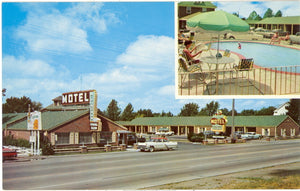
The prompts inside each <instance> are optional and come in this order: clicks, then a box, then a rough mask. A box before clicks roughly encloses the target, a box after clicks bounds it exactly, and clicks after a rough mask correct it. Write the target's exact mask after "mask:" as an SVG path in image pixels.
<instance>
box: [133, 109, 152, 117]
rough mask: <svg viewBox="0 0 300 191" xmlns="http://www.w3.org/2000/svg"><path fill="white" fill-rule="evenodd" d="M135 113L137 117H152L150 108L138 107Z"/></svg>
mask: <svg viewBox="0 0 300 191" xmlns="http://www.w3.org/2000/svg"><path fill="white" fill-rule="evenodd" d="M136 114H137V116H138V117H154V115H153V113H152V111H151V109H139V110H138V111H137V112H136Z"/></svg>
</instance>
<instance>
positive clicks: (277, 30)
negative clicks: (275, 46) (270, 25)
mask: <svg viewBox="0 0 300 191" xmlns="http://www.w3.org/2000/svg"><path fill="white" fill-rule="evenodd" d="M272 32H273V33H276V32H278V36H286V34H287V32H285V31H283V30H282V29H274V30H272Z"/></svg>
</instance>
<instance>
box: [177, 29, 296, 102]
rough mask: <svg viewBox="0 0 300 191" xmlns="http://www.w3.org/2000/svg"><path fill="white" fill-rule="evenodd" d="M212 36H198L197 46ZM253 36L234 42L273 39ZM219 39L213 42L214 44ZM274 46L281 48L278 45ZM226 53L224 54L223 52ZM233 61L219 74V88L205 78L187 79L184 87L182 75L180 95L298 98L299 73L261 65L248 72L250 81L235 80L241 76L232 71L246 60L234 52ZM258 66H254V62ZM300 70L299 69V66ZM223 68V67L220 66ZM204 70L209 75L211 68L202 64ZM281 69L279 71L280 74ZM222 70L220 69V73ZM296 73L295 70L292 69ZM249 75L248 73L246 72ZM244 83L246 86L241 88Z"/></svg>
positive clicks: (288, 45)
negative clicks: (237, 76)
mask: <svg viewBox="0 0 300 191" xmlns="http://www.w3.org/2000/svg"><path fill="white" fill-rule="evenodd" d="M209 37H211V36H209V35H205V34H201V35H197V34H196V36H195V39H194V40H196V42H197V43H199V42H202V43H205V42H207V41H208V40H207V39H210V40H211V38H209ZM252 37H253V36H252V34H246V35H244V36H243V35H239V36H238V38H237V39H236V40H234V41H249V42H258V43H266V44H268V43H269V42H270V39H260V40H256V39H255V40H252ZM215 40H216V39H213V41H215ZM227 41H233V40H223V39H221V40H220V42H227ZM275 45H277V46H278V43H276V44H275ZM279 46H284V47H289V48H294V49H298V50H300V45H298V44H293V45H290V44H289V42H287V41H281V43H280V45H279ZM216 52H217V51H216V50H214V49H211V54H212V55H216ZM220 52H221V54H223V51H220ZM209 55H210V52H208V51H204V52H203V53H202V54H201V56H200V60H201V58H203V57H206V56H209ZM230 57H231V58H234V60H235V61H234V62H233V63H231V64H228V65H227V66H226V68H225V69H224V70H223V69H222V72H220V73H219V75H218V82H219V83H218V85H216V78H211V77H206V80H205V84H203V83H201V82H199V81H197V80H196V81H195V80H192V79H189V78H188V79H187V80H185V81H184V82H183V84H181V78H182V75H181V74H182V73H181V72H179V73H178V74H179V75H178V91H177V92H178V95H179V96H205V95H209V96H211V95H216V96H219V95H223V96H226V95H258V96H262V95H269V96H270V95H271V96H273V95H274V96H278V95H283V96H285V95H286V96H291V95H293V96H295V97H299V95H300V74H295V73H294V74H293V72H290V71H291V70H290V69H285V68H281V69H277V71H276V72H275V69H268V70H266V69H263V68H260V67H258V66H254V68H253V70H252V71H250V72H249V76H247V78H234V76H233V75H240V74H237V72H234V71H233V70H232V68H233V66H234V65H238V63H239V60H240V59H241V58H242V57H243V56H242V55H237V54H235V53H231V55H230ZM254 64H255V63H254ZM298 67H299V66H298ZM221 68H222V66H221ZM202 70H203V71H204V72H209V74H211V71H209V68H208V65H207V64H205V63H203V64H202ZM278 70H279V71H278ZM218 71H219V70H218ZM292 71H294V70H292ZM244 73H246V72H244ZM220 74H221V75H220ZM241 84H244V85H241Z"/></svg>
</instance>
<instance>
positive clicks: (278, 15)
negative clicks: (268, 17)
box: [274, 10, 282, 17]
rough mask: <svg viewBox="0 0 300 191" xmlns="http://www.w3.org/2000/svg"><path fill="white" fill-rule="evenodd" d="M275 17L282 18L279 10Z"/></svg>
mask: <svg viewBox="0 0 300 191" xmlns="http://www.w3.org/2000/svg"><path fill="white" fill-rule="evenodd" d="M274 17H282V12H281V11H280V10H278V11H277V12H276V14H275V16H274Z"/></svg>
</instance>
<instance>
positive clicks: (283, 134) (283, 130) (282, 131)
mask: <svg viewBox="0 0 300 191" xmlns="http://www.w3.org/2000/svg"><path fill="white" fill-rule="evenodd" d="M281 136H283V137H285V136H286V129H281Z"/></svg>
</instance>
